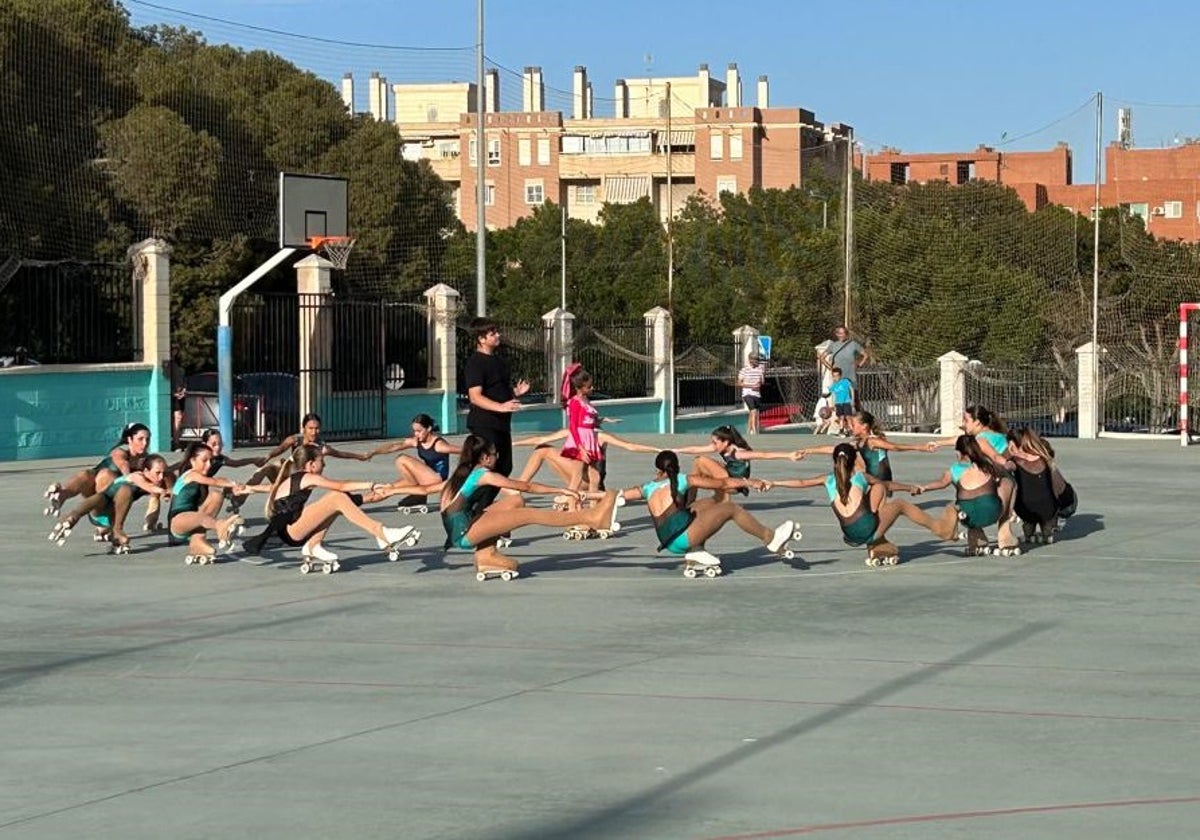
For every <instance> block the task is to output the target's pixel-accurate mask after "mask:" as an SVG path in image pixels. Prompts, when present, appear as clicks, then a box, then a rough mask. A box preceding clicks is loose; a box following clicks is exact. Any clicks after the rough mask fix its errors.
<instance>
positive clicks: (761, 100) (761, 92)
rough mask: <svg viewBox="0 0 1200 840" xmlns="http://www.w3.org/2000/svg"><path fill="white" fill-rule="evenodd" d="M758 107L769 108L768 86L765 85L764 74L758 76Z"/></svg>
mask: <svg viewBox="0 0 1200 840" xmlns="http://www.w3.org/2000/svg"><path fill="white" fill-rule="evenodd" d="M758 107H759V108H770V107H771V96H770V88H769V87H768V86H767V77H766V76H759V77H758Z"/></svg>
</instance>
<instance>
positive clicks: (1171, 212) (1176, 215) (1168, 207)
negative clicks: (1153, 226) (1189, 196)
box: [1163, 201, 1183, 219]
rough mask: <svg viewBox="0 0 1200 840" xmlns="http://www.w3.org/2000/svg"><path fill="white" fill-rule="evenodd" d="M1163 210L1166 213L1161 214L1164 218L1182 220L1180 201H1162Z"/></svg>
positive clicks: (1181, 203) (1181, 204)
mask: <svg viewBox="0 0 1200 840" xmlns="http://www.w3.org/2000/svg"><path fill="white" fill-rule="evenodd" d="M1163 210H1164V211H1166V212H1164V213H1163V215H1164V216H1166V217H1167V218H1168V219H1182V218H1183V202H1182V201H1164V202H1163Z"/></svg>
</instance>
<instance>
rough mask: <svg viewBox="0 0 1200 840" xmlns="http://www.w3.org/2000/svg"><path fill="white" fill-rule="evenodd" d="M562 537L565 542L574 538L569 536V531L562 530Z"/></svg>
mask: <svg viewBox="0 0 1200 840" xmlns="http://www.w3.org/2000/svg"><path fill="white" fill-rule="evenodd" d="M563 539H564V540H566V541H567V542H570V541H571V540H573V539H575V537H573V536H571V532H570V531H563Z"/></svg>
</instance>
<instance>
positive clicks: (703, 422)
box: [675, 411, 747, 436]
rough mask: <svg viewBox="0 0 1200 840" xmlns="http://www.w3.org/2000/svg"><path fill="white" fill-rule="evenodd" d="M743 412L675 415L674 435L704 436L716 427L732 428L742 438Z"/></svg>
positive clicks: (744, 416)
mask: <svg viewBox="0 0 1200 840" xmlns="http://www.w3.org/2000/svg"><path fill="white" fill-rule="evenodd" d="M746 413H747V412H745V411H730V412H719V413H706V414H676V415H675V434H677V435H704V434H708V433H709V432H711V431H712V430H713V429H715V428H717V426H733V427H734V428H735V429H737V430H738V431H739V432H741V433H742V435H743V436H744V435H745V434H746Z"/></svg>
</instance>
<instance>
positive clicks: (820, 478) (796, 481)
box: [689, 475, 826, 490]
mask: <svg viewBox="0 0 1200 840" xmlns="http://www.w3.org/2000/svg"><path fill="white" fill-rule="evenodd" d="M825 479H826V476H824V475H814V476H813V477H812V478H784V479H781V480H779V481H773V482H771V484H772V486H774V487H790V488H792V489H793V490H807V489H808V488H809V487H820V486H821V485H823V484H824V483H825ZM690 480H691V479H689V481H690Z"/></svg>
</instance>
